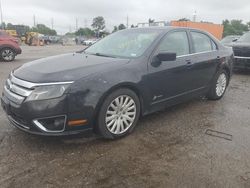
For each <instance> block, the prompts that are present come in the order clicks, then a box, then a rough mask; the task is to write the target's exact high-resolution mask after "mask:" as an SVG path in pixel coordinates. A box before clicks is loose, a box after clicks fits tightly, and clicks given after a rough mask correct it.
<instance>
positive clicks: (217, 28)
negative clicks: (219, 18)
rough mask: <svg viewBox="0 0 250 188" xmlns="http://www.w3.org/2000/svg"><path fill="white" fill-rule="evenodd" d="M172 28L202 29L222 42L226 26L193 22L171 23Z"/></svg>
mask: <svg viewBox="0 0 250 188" xmlns="http://www.w3.org/2000/svg"><path fill="white" fill-rule="evenodd" d="M171 26H176V27H190V28H195V29H201V30H203V31H207V32H209V33H211V34H212V35H213V36H215V37H216V38H217V39H219V40H221V39H222V36H223V30H224V26H223V25H220V24H212V23H203V22H191V21H171Z"/></svg>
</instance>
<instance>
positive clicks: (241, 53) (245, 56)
mask: <svg viewBox="0 0 250 188" xmlns="http://www.w3.org/2000/svg"><path fill="white" fill-rule="evenodd" d="M232 46H233V51H234V55H235V63H234V68H235V69H248V70H250V32H248V33H245V34H244V35H243V36H242V37H240V39H238V40H237V42H235V43H233V44H232Z"/></svg>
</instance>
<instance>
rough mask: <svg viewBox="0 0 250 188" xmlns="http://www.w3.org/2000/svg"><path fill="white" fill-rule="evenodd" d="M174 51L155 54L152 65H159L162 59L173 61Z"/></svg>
mask: <svg viewBox="0 0 250 188" xmlns="http://www.w3.org/2000/svg"><path fill="white" fill-rule="evenodd" d="M176 56H177V55H176V53H172V52H160V53H158V54H157V55H156V56H154V57H153V60H152V63H151V64H152V66H153V67H158V66H160V65H161V63H162V62H163V61H175V60H176Z"/></svg>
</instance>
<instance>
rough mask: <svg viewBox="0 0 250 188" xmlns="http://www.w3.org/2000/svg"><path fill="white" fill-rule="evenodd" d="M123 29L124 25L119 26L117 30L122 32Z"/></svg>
mask: <svg viewBox="0 0 250 188" xmlns="http://www.w3.org/2000/svg"><path fill="white" fill-rule="evenodd" d="M123 29H126V26H125V25H124V24H120V25H119V26H118V30H123Z"/></svg>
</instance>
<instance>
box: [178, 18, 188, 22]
mask: <svg viewBox="0 0 250 188" xmlns="http://www.w3.org/2000/svg"><path fill="white" fill-rule="evenodd" d="M178 21H180V22H189V21H190V19H188V18H181V19H179V20H178Z"/></svg>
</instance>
